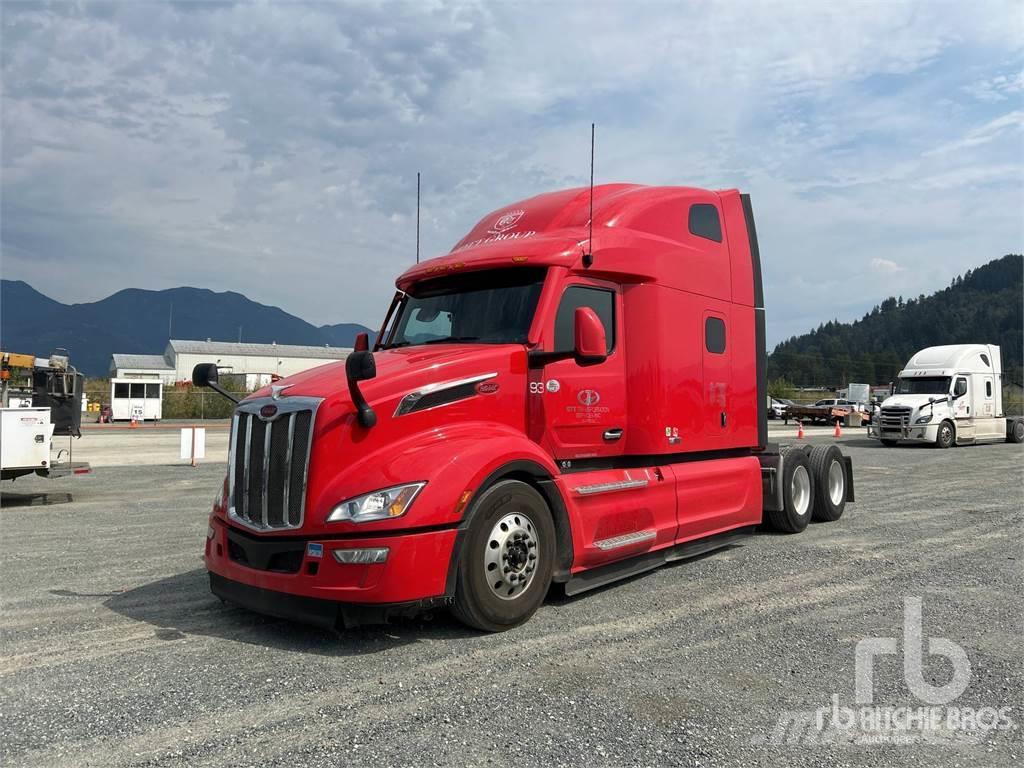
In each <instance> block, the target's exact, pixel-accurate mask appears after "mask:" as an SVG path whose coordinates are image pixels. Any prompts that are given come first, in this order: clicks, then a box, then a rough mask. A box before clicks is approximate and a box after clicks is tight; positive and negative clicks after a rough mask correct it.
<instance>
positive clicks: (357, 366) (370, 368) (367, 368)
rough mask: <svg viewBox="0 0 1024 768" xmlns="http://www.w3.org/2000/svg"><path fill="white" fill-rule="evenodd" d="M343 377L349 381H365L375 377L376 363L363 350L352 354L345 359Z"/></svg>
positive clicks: (369, 354) (369, 353) (371, 356)
mask: <svg viewBox="0 0 1024 768" xmlns="http://www.w3.org/2000/svg"><path fill="white" fill-rule="evenodd" d="M345 376H346V377H347V378H348V379H349V381H366V380H367V379H373V378H376V376H377V361H376V360H374V359H373V353H372V352H368V351H366V350H365V349H364V350H360V351H358V352H352V353H351V354H350V355H349V356H348V357H347V358H345Z"/></svg>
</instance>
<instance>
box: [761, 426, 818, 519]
mask: <svg viewBox="0 0 1024 768" xmlns="http://www.w3.org/2000/svg"><path fill="white" fill-rule="evenodd" d="M813 509H814V473H813V472H812V471H811V466H810V462H809V461H808V459H807V454H806V453H805V452H804V451H803V449H801V448H798V447H796V446H791V447H789V448H787V449H785V450H784V451H783V452H782V509H780V510H768V522H769V523H770V524H771V526H772V527H773V528H774V529H775V530H777V531H782V532H783V533H800V531H802V530H803V529H804V528H806V527H807V524H808V523H809V522H810V521H811V514H812V511H813Z"/></svg>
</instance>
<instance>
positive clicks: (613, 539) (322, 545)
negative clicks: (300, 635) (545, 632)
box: [194, 184, 852, 631]
mask: <svg viewBox="0 0 1024 768" xmlns="http://www.w3.org/2000/svg"><path fill="white" fill-rule="evenodd" d="M591 210H592V211H593V214H592V220H591V214H590V211H591ZM396 287H397V289H398V290H397V293H396V294H395V296H394V298H393V300H392V302H391V306H390V308H389V309H388V311H387V313H386V316H385V320H384V323H383V325H382V327H381V330H380V332H379V333H378V335H377V338H376V340H375V342H374V344H373V345H372V348H370V345H369V343H368V340H366V339H363V340H361V341H360V343H359V344H357V349H356V351H355V352H354V353H353V354H352V356H350V357H349V359H348V360H346V361H345V362H344V364H342V363H338V364H330V365H325V366H322V367H319V368H316V369H313V370H310V371H306V372H304V373H300V374H298V375H296V376H292V377H289V378H287V379H283V380H281V381H280V382H276V383H274V384H273V385H271V386H269V387H266V388H264V389H262V390H260V391H258V392H256V393H254V394H253V395H252V396H250V397H248V398H246V399H245V400H244V401H242V402H241V403H239V405H238V408H237V410H236V413H235V416H234V419H233V422H232V431H231V443H230V458H229V468H228V475H227V477H226V478H225V481H224V484H223V488H222V490H221V493H220V495H219V498H218V499H217V501H216V504H215V505H214V508H213V512H212V514H211V516H210V524H209V530H208V534H207V543H206V549H205V561H206V566H207V569H208V570H209V572H210V579H211V588H212V589H213V591H214V592H215V593H216V594H217V595H219V596H220V597H221V598H223V599H225V600H230V601H232V602H235V603H239V604H242V605H245V606H248V607H250V608H253V609H255V610H259V611H261V612H265V613H271V614H274V615H279V616H285V617H288V618H296V619H300V620H304V621H312V622H314V623H321V624H327V625H332V626H333V625H334V624H336V623H339V622H340V623H342V624H344V625H350V624H353V623H358V622H361V621H367V620H370V621H372V620H380V619H386V618H387V617H388V616H392V615H400V614H405V613H415V612H417V611H421V610H426V609H429V608H432V607H437V606H445V607H449V608H451V609H452V610H453V612H454V613H455V614H456V616H458V617H459V618H460V619H461V620H462V621H464V622H465V623H467V624H469V625H471V626H474V627H477V628H480V629H485V630H490V631H498V630H503V629H508V628H510V627H512V626H516V625H517V624H519V623H521V622H522V621H525V620H526V619H527V618H528V617H529V616H530V615H531V614H532V613H533V611H535V610H536V608H537V607H538V606H539V605H540V603H541V602H542V601H543V599H544V595H545V594H546V593H547V591H548V588H549V586H550V585H551V584H552V583H562V584H564V585H565V590H566V592H567V593H569V594H575V593H578V592H582V591H584V590H587V589H592V588H594V587H596V586H600V585H601V584H604V583H607V582H609V581H611V580H613V579H616V578H622V577H624V576H628V575H632V574H634V573H639V572H641V571H644V570H647V569H650V568H653V567H656V566H658V565H660V564H662V563H665V562H668V561H669V560H673V559H678V558H680V557H686V556H691V555H693V554H698V553H700V552H705V551H708V550H710V549H714V548H716V547H720V546H723V545H725V544H727V543H728V542H730V541H732V540H733V539H734V538H735V537H736V536H739V535H741V534H745V533H749V532H750V531H751V530H752V529H753V527H754V526H757V525H759V524H761V523H762V521H764V520H765V519H766V516H767V518H769V519H768V521H769V522H771V523H772V524H774V525H775V526H776V527H779V528H780V529H782V530H787V531H790V532H796V531H799V530H802V529H803V528H804V527H805V526H806V525H807V522H808V521H809V520H810V519H811V517H812V516H814V517H817V516H823V519H836V518H837V517H838V516H839V514H841V513H842V508H843V505H845V503H846V501H847V500H848V499H852V474H851V471H852V470H851V467H850V463H849V460H848V459H846V458H845V457H842V456H841V455H840V454H839V452H838V450H836V449H835V448H833V450H832V451H831V452H824V453H821V454H820V455H819V454H812V453H809V452H806V451H804V450H803V449H798V450H795V451H792V452H788V453H787V452H780V451H779V450H778V448H777V446H771V445H769V444H768V442H767V422H766V418H767V390H766V382H765V355H766V351H765V336H764V302H763V298H762V289H761V267H760V256H759V253H758V248H757V239H756V233H755V231H754V223H753V212H752V208H751V205H750V200H749V197H747V196H746V195H741V194H740V193H739V192H738V191H737V190H726V191H721V192H713V191H708V190H701V189H695V188H689V187H645V186H640V185H630V184H614V185H605V186H599V187H595V188H594V189H593V190H588V189H570V190H564V191H560V192H554V193H549V194H544V195H539V196H537V197H534V198H530V199H528V200H524V201H520V202H518V203H515V204H513V205H510V206H506V207H504V208H501V209H498V210H496V211H494V212H492V213H491V214H489V215H487V216H485V217H484V218H482V219H481V220H480V222H479V223H478V224H477V225H476V226H475V227H474V228H473V229H472V230H471V231H470V232H469V233H467V234H466V236H465V237H463V238H462V239H461V240H460V241H459V242H458V243H456V244H455V246H454V247H453V248H452V250H451V251H450V252H449V253H448V254H446V255H444V256H441V257H438V258H434V259H431V260H429V261H425V262H423V263H421V264H417V265H415V266H413V267H410V268H409V269H408V270H406V271H405V272H404V273H403V274H402V275H400V276H399V277H398V278H397V280H396ZM194 378H196V380H197V383H200V384H212V385H214V386H215V385H216V370H215V367H213V366H199V367H197V371H196V375H195V377H194ZM826 453H827V455H826ZM815 510H816V511H815Z"/></svg>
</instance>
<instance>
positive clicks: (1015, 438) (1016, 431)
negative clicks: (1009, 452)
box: [1006, 419, 1024, 443]
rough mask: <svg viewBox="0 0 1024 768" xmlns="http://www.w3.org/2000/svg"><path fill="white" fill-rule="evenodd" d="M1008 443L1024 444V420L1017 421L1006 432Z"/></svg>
mask: <svg viewBox="0 0 1024 768" xmlns="http://www.w3.org/2000/svg"><path fill="white" fill-rule="evenodd" d="M1006 442H1008V443H1024V419H1017V420H1015V421H1014V422H1013V423H1012V424H1011V425H1010V428H1009V429H1008V430H1006Z"/></svg>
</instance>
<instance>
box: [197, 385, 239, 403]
mask: <svg viewBox="0 0 1024 768" xmlns="http://www.w3.org/2000/svg"><path fill="white" fill-rule="evenodd" d="M206 386H208V387H209V388H210V389H212V390H213V391H214V392H216V393H217V394H218V395H221V396H222V397H226V398H227V399H228V400H230V401H231V402H232V403H234V404H235V405H238V404H239V403H240V402H242V398H240V397H235V396H234V395H233V394H232V393H231V392H228V391H227V390H226V389H224V388H223V387H222V386H221V385H220V384H214V383H213V382H212V381H211V382H210V383H209V384H207V385H206Z"/></svg>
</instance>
